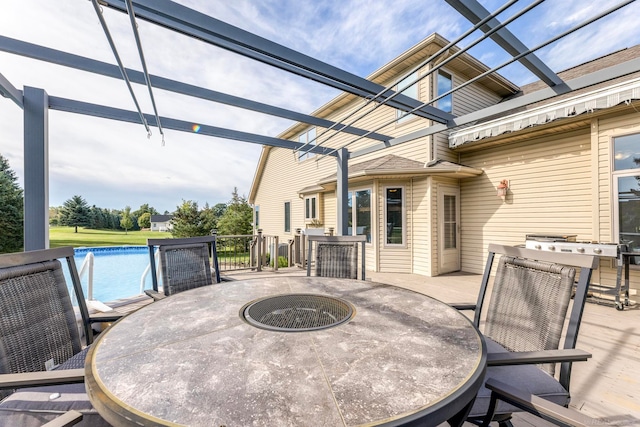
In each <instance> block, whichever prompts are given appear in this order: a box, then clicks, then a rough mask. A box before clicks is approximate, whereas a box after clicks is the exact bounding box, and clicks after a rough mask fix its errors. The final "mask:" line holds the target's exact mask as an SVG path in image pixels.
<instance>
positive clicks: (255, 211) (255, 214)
mask: <svg viewBox="0 0 640 427" xmlns="http://www.w3.org/2000/svg"><path fill="white" fill-rule="evenodd" d="M253 224H254V226H255V228H258V227H259V226H260V206H258V205H256V206H255V208H254V209H253Z"/></svg>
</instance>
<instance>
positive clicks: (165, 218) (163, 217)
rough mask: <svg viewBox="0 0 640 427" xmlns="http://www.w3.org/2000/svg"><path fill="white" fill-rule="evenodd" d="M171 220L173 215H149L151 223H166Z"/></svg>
mask: <svg viewBox="0 0 640 427" xmlns="http://www.w3.org/2000/svg"><path fill="white" fill-rule="evenodd" d="M171 219H173V215H151V222H167V221H171Z"/></svg>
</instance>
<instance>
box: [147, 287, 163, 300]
mask: <svg viewBox="0 0 640 427" xmlns="http://www.w3.org/2000/svg"><path fill="white" fill-rule="evenodd" d="M144 293H145V294H147V295H149V296H150V297H151V298H153V300H154V301H160V300H161V299H164V298H166V295H165V294H161V293H160V292H158V291H154V290H153V289H145V290H144Z"/></svg>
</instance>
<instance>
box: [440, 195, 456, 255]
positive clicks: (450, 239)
mask: <svg viewBox="0 0 640 427" xmlns="http://www.w3.org/2000/svg"><path fill="white" fill-rule="evenodd" d="M443 221H444V236H443V237H444V248H445V249H455V248H456V243H457V236H456V228H457V225H458V221H457V219H456V196H451V195H448V194H445V195H444V218H443Z"/></svg>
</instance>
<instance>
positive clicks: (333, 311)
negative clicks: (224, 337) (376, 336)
mask: <svg viewBox="0 0 640 427" xmlns="http://www.w3.org/2000/svg"><path fill="white" fill-rule="evenodd" d="M354 314H355V309H354V308H353V306H352V305H351V304H350V303H348V302H346V301H344V300H341V299H338V298H333V297H329V296H325V295H315V294H285V295H276V296H270V297H266V298H262V299H259V300H257V301H253V302H251V303H249V304H247V305H246V306H244V307H243V308H242V311H241V315H242V317H243V318H244V319H245V320H246V321H247V322H248V323H249V324H251V325H253V326H255V327H258V328H262V329H268V330H271V331H278V332H305V331H314V330H319V329H327V328H331V327H334V326H337V325H340V324H342V323H344V322H346V321H348V320H349V319H351V318H352V317H353V316H354Z"/></svg>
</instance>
